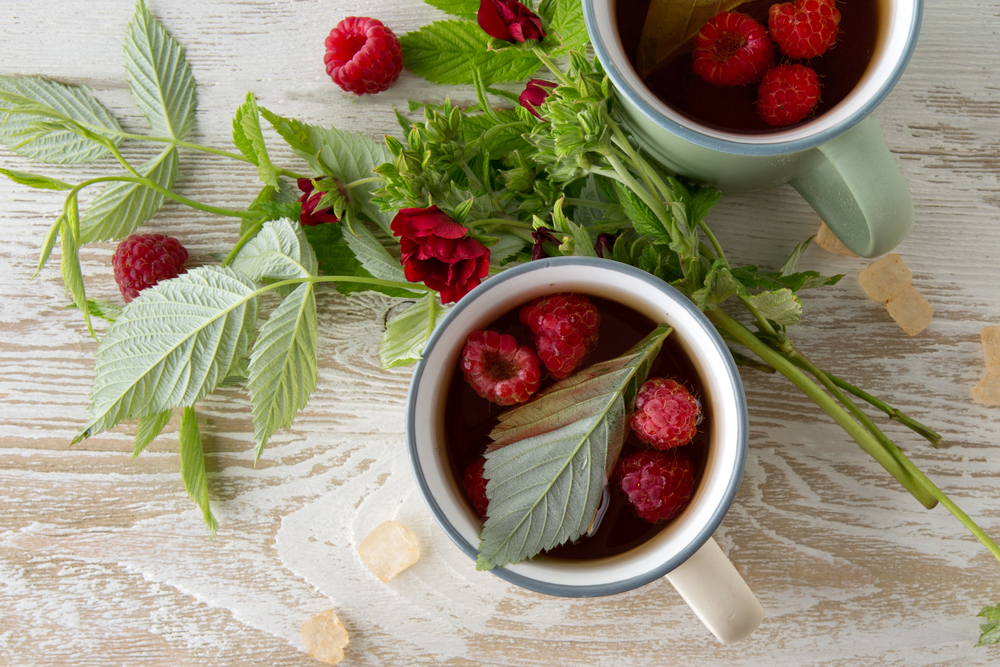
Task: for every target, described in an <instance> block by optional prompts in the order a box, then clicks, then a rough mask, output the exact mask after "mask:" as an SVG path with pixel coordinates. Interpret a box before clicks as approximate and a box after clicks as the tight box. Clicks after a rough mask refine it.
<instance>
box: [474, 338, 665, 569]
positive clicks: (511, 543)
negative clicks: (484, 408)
mask: <svg viewBox="0 0 1000 667" xmlns="http://www.w3.org/2000/svg"><path fill="white" fill-rule="evenodd" d="M670 332H671V329H670V327H669V326H667V325H666V324H661V325H659V326H658V327H657V328H656V329H654V330H653V332H652V333H651V334H650V335H649V336H647V337H646V338H645V339H643V340H642V341H640V342H639V343H638V344H637V345H636V346H635V347H633V348H632V349H631V350H629V351H628V352H626V353H625V354H624V355H622V356H621V357H618V358H616V359H612V360H610V361H607V362H604V363H601V364H595V365H593V366H590V367H589V368H587V369H584V370H583V371H581V372H579V373H577V374H576V375H573V376H570V377H569V378H567V379H566V380H563V381H561V382H558V383H556V384H555V385H553V386H552V387H550V388H549V389H547V390H546V391H545V392H542V393H541V394H539V395H537V396H536V397H535V399H534V400H532V401H530V402H529V403H526V404H524V405H522V406H519V407H517V408H514V409H512V410H509V411H508V412H506V413H504V414H503V415H501V417H500V424H499V425H498V426H497V427H496V428H495V429H494V430H493V433H491V434H490V437H491V438H493V439H494V445H495V446H496V448H495V449H493V451H491V452H488V453H487V454H486V459H487V460H486V467H485V477H486V478H487V479H488V480H489V481H488V483H487V487H486V489H487V495H488V496H489V499H490V506H489V511H488V519H487V520H486V523H485V525H484V526H483V530H482V533H481V535H480V544H479V557H478V559H477V561H476V567H477V568H478V569H481V570H488V569H492V568H494V567H502V566H504V565H506V564H508V563H517V562H520V561H522V560H525V559H527V558H531V557H532V556H534V555H536V554H538V553H540V552H541V551H544V550H545V549H551V548H553V547H556V546H558V545H560V544H563V543H564V542H566V541H567V540H574V539H576V538H578V537H579V536H580V535H582V534H583V533H585V532H586V531H587V528H588V527H589V526H590V524H591V521H592V520H593V518H594V512H596V511H597V507H598V505H599V504H600V500H601V495H602V493H603V490H604V482H605V479H606V478H607V477H608V476H609V475H610V473H611V470H612V468H613V467H614V464H615V461H616V460H617V459H618V454H619V452H621V447H622V443H623V442H624V441H625V436H626V435H627V433H628V426H627V424H626V413H627V411H628V409H629V407H630V406H631V404H632V402H633V401H634V400H635V394H636V392H637V390H638V388H639V386H641V384H642V383H643V382H644V381H645V379H646V375H647V374H648V372H649V366H650V364H651V363H652V361H653V359H655V358H656V355H657V353H659V351H660V348H661V346H662V345H663V341H664V340H665V339H666V337H667V336H668V335H669V334H670Z"/></svg>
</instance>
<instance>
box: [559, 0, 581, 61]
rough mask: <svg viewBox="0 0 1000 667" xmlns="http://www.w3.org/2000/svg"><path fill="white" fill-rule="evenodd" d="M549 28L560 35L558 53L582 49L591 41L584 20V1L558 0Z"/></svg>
mask: <svg viewBox="0 0 1000 667" xmlns="http://www.w3.org/2000/svg"><path fill="white" fill-rule="evenodd" d="M549 30H550V32H555V33H556V34H558V35H559V41H560V43H559V48H558V49H556V50H555V52H554V53H555V54H556V55H560V54H564V53H569V52H570V51H580V50H582V49H583V48H584V47H585V46H586V45H587V42H588V41H590V36H589V35H588V34H587V26H586V24H585V23H584V21H583V3H582V2H580V1H579V0H558V3H557V4H556V12H555V17H554V18H553V20H552V23H551V25H550V26H549Z"/></svg>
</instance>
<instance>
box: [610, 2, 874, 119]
mask: <svg viewBox="0 0 1000 667" xmlns="http://www.w3.org/2000/svg"><path fill="white" fill-rule="evenodd" d="M775 1H776V0H753V1H752V2H747V3H745V4H742V5H739V6H738V7H736V8H735V9H734V10H733V11H737V12H740V13H742V14H747V15H748V16H750V17H751V18H753V19H754V20H756V21H757V22H758V23H760V24H761V25H763V26H764V27H765V28H766V27H767V14H768V9H769V8H770V7H771V5H772V4H775ZM777 1H779V2H780V1H781V0H777ZM649 4H650V0H616V2H615V15H616V18H617V21H618V34H619V35H620V36H621V40H622V46H623V47H624V49H625V54H626V55H627V56H628V59H629V62H631V63H632V67H633V68H635V69H636V71H638V67H637V64H636V63H637V53H638V50H639V39H640V37H641V35H642V28H643V24H644V23H645V20H646V13H647V11H648V9H649ZM836 4H837V9H838V10H840V14H841V18H840V29H839V32H838V34H837V41H836V43H835V44H834V45H833V46H832V47H831V48H830V49H829V50H827V51H826V53H824V54H823V55H821V56H818V57H816V58H810V59H808V60H790V59H789V58H786V57H785V56H783V55H782V54H781V52H780V51H777V49H776V50H775V53H776V56H777V58H776V60H775V65H780V64H784V63H800V64H803V65H806V66H807V67H811V68H812V69H813V70H815V72H816V74H817V75H819V79H820V82H821V86H822V89H821V92H820V100H819V104H818V105H817V106H816V108H815V109H814V111H813V113H812V114H810V115H809V116H807V117H806V118H805V119H804V120H802V121H799V123H805V122H808V121H809V120H812V119H813V118H816V117H817V116H820V115H822V114H823V113H825V112H826V111H827V110H829V109H832V108H833V107H835V106H836V105H837V104H839V103H840V102H841V101H842V100H843V99H844V98H845V97H847V95H848V94H849V93H850V92H851V91H852V90H853V89H854V87H855V86H857V85H858V82H859V81H860V80H861V77H862V76H863V75H864V73H865V70H866V69H868V64H869V63H870V62H871V59H872V55H873V54H874V53H875V47H876V43H877V39H878V25H879V18H880V16H879V14H880V10H879V1H878V0H837V3H836ZM679 51H681V52H682V53H680V54H679V55H678V56H676V57H675V58H673V59H672V60H670V61H668V62H666V63H663V64H662V65H660V66H659V67H658V68H657V69H654V70H653V71H652V72H650V74H649V75H648V76H646V77H645V78H644V79H643V82H644V83H645V84H646V86H647V87H648V88H649V90H650V91H651V92H652V93H653V94H654V95H656V96H657V97H658V98H660V99H661V100H662V101H663V102H665V103H666V104H668V105H669V106H670V107H672V108H673V109H674V110H676V111H678V112H679V113H681V114H682V115H684V116H686V117H687V118H690V119H691V120H693V121H695V122H697V123H699V124H701V125H704V126H706V127H709V128H712V129H716V130H725V131H730V132H739V133H741V134H760V133H766V132H777V131H780V130H786V129H788V128H789V127H794V125H786V126H783V127H772V126H771V125H768V124H767V123H766V122H764V120H763V119H762V118H760V116H758V115H757V109H756V104H757V85H756V84H750V85H746V86H715V85H713V84H711V83H708V82H707V81H705V80H704V79H702V78H701V77H700V76H698V75H697V74H695V73H694V71H693V70H692V54H691V49H690V48H682V49H679Z"/></svg>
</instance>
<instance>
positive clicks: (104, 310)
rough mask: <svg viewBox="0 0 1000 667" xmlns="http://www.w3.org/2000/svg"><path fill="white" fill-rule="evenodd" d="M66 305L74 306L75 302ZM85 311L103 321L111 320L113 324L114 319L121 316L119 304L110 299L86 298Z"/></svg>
mask: <svg viewBox="0 0 1000 667" xmlns="http://www.w3.org/2000/svg"><path fill="white" fill-rule="evenodd" d="M66 307H67V308H76V304H75V303H71V304H70V305H68V306H66ZM87 312H88V313H90V316H91V317H99V318H101V319H102V320H104V321H105V322H111V323H112V324H113V323H114V321H115V320H116V319H118V318H119V317H120V316H121V314H122V308H121V306H118V305H116V304H113V303H111V302H110V301H104V300H103V299H87Z"/></svg>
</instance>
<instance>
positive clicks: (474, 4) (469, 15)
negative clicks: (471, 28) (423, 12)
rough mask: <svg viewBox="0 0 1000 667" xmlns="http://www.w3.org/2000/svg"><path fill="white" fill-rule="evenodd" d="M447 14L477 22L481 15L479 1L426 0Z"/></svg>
mask: <svg viewBox="0 0 1000 667" xmlns="http://www.w3.org/2000/svg"><path fill="white" fill-rule="evenodd" d="M425 2H427V4H428V5H430V6H431V7H437V8H438V9H440V10H441V11H442V12H444V13H446V14H451V15H452V16H457V17H459V18H463V19H469V20H470V21H475V20H476V16H477V15H478V13H479V0H425Z"/></svg>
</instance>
